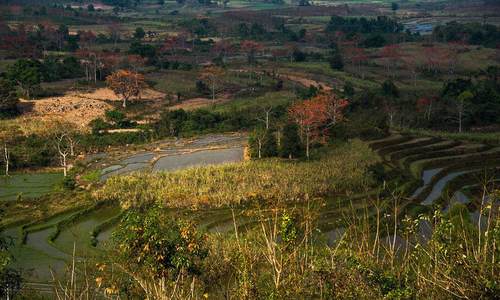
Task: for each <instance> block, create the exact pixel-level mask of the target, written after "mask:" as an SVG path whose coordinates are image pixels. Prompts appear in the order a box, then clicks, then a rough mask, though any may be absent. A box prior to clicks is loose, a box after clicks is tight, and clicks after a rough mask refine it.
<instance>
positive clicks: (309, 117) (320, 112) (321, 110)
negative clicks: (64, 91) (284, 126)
mask: <svg viewBox="0 0 500 300" xmlns="http://www.w3.org/2000/svg"><path fill="white" fill-rule="evenodd" d="M348 104H349V102H348V101H347V100H345V99H341V98H339V97H337V95H335V94H334V93H331V92H329V93H321V94H319V95H317V96H314V97H312V98H310V99H307V100H304V101H301V102H298V103H295V104H294V105H292V106H291V107H290V109H289V115H290V117H291V118H292V119H293V120H294V121H295V122H296V123H297V125H298V126H299V127H300V130H301V133H302V138H303V139H304V143H305V145H306V157H307V158H309V149H310V145H311V142H312V141H315V140H319V139H320V138H322V139H323V141H324V140H325V138H326V134H327V130H328V128H330V127H332V126H334V125H335V124H337V123H339V122H341V121H342V120H344V109H345V108H346V107H347V105H348Z"/></svg>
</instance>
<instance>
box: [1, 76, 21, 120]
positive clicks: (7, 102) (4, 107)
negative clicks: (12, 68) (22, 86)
mask: <svg viewBox="0 0 500 300" xmlns="http://www.w3.org/2000/svg"><path fill="white" fill-rule="evenodd" d="M18 102H19V99H18V97H17V95H16V90H15V87H14V86H13V85H12V83H11V82H10V81H8V80H6V79H3V78H0V118H1V117H3V116H12V115H14V114H16V113H17V103H18Z"/></svg>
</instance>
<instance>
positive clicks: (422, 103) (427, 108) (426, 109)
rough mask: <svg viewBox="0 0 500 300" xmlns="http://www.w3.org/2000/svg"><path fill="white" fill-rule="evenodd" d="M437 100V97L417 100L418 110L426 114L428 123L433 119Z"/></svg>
mask: <svg viewBox="0 0 500 300" xmlns="http://www.w3.org/2000/svg"><path fill="white" fill-rule="evenodd" d="M435 100H436V98H435V97H421V98H419V99H418V100H417V110H418V111H420V112H423V113H424V117H425V119H427V121H429V120H430V119H431V113H432V105H433V104H434V101H435Z"/></svg>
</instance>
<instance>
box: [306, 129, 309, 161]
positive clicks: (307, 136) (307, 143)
mask: <svg viewBox="0 0 500 300" xmlns="http://www.w3.org/2000/svg"><path fill="white" fill-rule="evenodd" d="M306 157H307V159H309V130H307V132H306Z"/></svg>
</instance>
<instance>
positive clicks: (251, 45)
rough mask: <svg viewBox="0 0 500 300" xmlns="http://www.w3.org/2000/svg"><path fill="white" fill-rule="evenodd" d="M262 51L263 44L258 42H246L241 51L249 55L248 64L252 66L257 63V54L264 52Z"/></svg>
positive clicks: (242, 44) (242, 43) (243, 43)
mask: <svg viewBox="0 0 500 300" xmlns="http://www.w3.org/2000/svg"><path fill="white" fill-rule="evenodd" d="M262 49H263V46H262V44H260V43H258V42H256V41H251V40H244V41H242V42H241V44H240V50H241V51H242V52H244V53H245V54H246V55H247V60H248V63H249V64H252V65H253V64H255V63H256V58H255V56H256V55H257V52H259V51H262Z"/></svg>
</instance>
